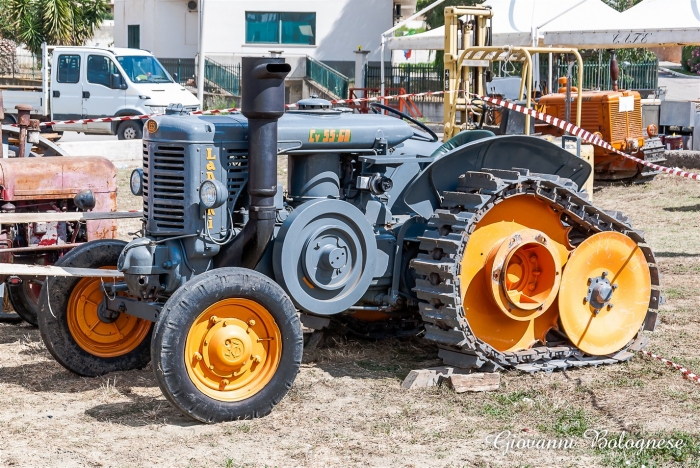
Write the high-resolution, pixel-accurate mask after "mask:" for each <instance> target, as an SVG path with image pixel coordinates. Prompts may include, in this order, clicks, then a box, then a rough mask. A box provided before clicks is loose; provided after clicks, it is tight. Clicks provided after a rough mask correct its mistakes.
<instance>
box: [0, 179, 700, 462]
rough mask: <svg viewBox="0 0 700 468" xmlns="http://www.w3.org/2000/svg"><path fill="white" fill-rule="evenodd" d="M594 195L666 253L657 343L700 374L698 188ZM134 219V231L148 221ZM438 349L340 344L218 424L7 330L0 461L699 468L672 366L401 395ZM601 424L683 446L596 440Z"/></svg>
mask: <svg viewBox="0 0 700 468" xmlns="http://www.w3.org/2000/svg"><path fill="white" fill-rule="evenodd" d="M128 175H129V171H128V170H122V171H120V180H121V182H120V186H121V192H120V196H119V203H120V208H121V209H132V208H139V200H138V199H136V198H135V197H132V196H131V195H130V194H129V192H128V188H127V185H126V184H127V180H128ZM595 201H596V203H598V204H600V205H602V206H603V207H604V208H606V209H615V210H620V211H624V212H625V213H627V214H628V215H629V216H630V217H631V219H632V220H633V222H634V225H635V226H636V227H637V228H639V229H643V230H645V231H646V235H647V239H648V241H649V243H650V244H651V245H652V247H653V248H654V250H655V252H656V256H657V259H658V262H659V264H660V267H661V270H662V272H663V278H662V286H663V289H664V292H665V295H666V298H667V303H666V305H664V306H663V308H662V310H661V314H660V323H659V325H658V327H657V331H656V332H655V333H653V334H650V337H651V341H650V344H649V349H650V350H652V351H653V352H655V353H658V354H660V355H663V356H666V357H668V358H671V359H673V360H675V361H677V362H679V363H682V364H684V365H687V366H688V367H690V368H691V369H694V370H696V371H697V372H700V357H699V356H700V355H699V354H698V348H699V347H700V339H699V338H700V315H699V314H698V312H697V303H698V301H699V300H700V234H699V231H700V216H699V213H700V183H698V182H695V181H689V180H684V179H679V178H674V177H671V176H661V177H658V178H657V179H656V180H654V181H653V182H651V183H649V184H646V185H616V186H599V187H597V188H596V191H595ZM130 223H131V224H129V225H128V226H124V227H123V228H122V229H121V230H120V232H121V233H122V234H125V233H126V232H131V231H134V230H136V229H137V228H138V222H136V223H133V222H130ZM436 355H437V352H436V349H435V348H434V347H433V346H430V345H426V344H424V343H422V342H421V341H420V340H419V339H413V340H405V341H398V340H390V341H385V342H366V341H355V340H347V339H341V338H333V339H328V340H327V341H326V342H325V344H324V345H323V346H322V347H321V348H320V349H318V350H316V351H314V352H311V353H308V354H307V355H306V357H305V359H304V363H303V365H302V369H301V372H300V374H299V376H298V378H297V380H296V382H295V384H294V386H293V388H292V389H291V391H290V392H289V394H288V395H287V396H286V397H285V398H284V399H283V400H282V402H281V403H280V404H279V405H278V406H277V408H276V409H275V410H274V411H273V413H272V414H271V415H269V416H267V417H265V418H262V419H259V420H254V421H243V422H232V423H226V424H218V425H213V426H207V425H202V424H198V423H195V422H193V421H191V420H189V419H187V418H186V417H184V416H182V415H181V414H180V413H179V412H178V411H177V410H175V409H174V408H172V407H171V406H170V405H169V404H168V402H167V401H166V400H165V398H164V397H163V396H162V395H161V393H160V390H159V389H158V387H157V385H156V383H155V380H154V378H153V376H152V370H151V369H150V367H149V368H146V369H144V370H142V371H133V372H126V373H117V374H110V375H106V376H104V377H101V378H95V379H89V378H82V377H77V376H75V375H73V374H71V373H69V372H68V371H66V370H64V369H63V368H62V367H61V366H60V365H59V364H57V363H56V362H54V361H53V360H52V359H51V357H50V356H49V354H48V352H47V351H46V350H45V349H44V346H43V344H42V343H41V340H40V337H39V333H38V331H37V330H36V329H34V328H31V327H29V326H28V325H25V324H7V323H5V324H0V356H2V360H1V361H0V392H2V394H3V395H4V403H3V404H2V405H1V406H0V441H1V442H2V443H1V445H0V466H31V467H40V466H76V467H78V466H79V467H100V466H104V467H166V466H167V467H189V466H191V467H238V466H340V465H343V466H345V465H348V466H367V465H370V466H416V467H418V466H467V467H472V466H476V467H488V466H503V467H516V466H521V467H525V466H532V467H569V466H570V467H582V466H587V467H598V466H616V467H627V466H634V467H640V466H646V467H652V466H696V467H698V466H700V429H698V423H697V419H698V415H700V385H698V384H695V383H692V382H689V381H687V380H684V379H682V378H681V376H680V374H679V373H678V372H677V371H674V370H672V369H669V368H667V367H665V366H664V365H663V364H661V363H659V362H656V361H653V360H651V359H649V358H645V357H642V356H635V357H634V358H633V359H632V361H631V362H629V363H627V364H623V365H615V366H606V367H600V368H597V369H593V368H591V369H575V370H570V371H566V372H556V373H553V374H551V375H544V374H542V375H525V374H519V373H516V372H507V373H504V374H503V375H502V379H501V388H500V389H499V390H498V391H497V392H490V393H484V394H460V395H457V394H455V393H454V392H453V391H451V390H449V389H447V388H441V387H440V388H438V387H435V388H429V389H422V390H414V391H406V390H403V389H402V388H401V382H402V380H403V378H404V377H405V376H406V375H407V374H408V372H409V371H410V370H411V369H417V368H423V367H427V366H433V365H438V364H439V360H437V359H436ZM592 430H598V431H603V430H607V431H608V435H607V436H606V437H607V438H608V439H610V440H612V439H615V440H617V439H618V438H619V437H620V435H621V434H622V433H623V432H624V434H625V435H624V436H623V437H627V440H629V439H630V438H631V439H632V440H634V441H637V440H640V439H650V438H651V439H654V440H658V439H674V440H680V441H682V443H679V444H677V445H680V447H679V448H676V446H674V447H673V448H670V449H669V448H663V449H657V450H644V451H638V450H636V449H634V450H624V451H621V450H617V449H615V448H612V447H611V444H607V445H606V446H603V445H605V444H602V443H601V444H599V445H598V446H597V447H591V440H590V439H588V438H586V437H585V436H584V434H588V435H589V436H590V435H591V434H592V432H591V431H592ZM506 431H508V432H506ZM587 431H588V432H587ZM501 433H503V435H502V436H501V438H500V439H499V440H500V441H503V440H504V438H505V437H506V436H507V435H508V433H510V434H511V437H513V436H515V437H518V438H519V439H518V440H528V439H531V440H563V439H566V440H570V441H571V444H570V447H569V448H559V449H550V450H545V449H541V448H540V449H538V448H530V449H526V448H522V446H521V448H518V447H517V445H516V446H515V447H513V448H511V449H509V450H508V451H506V450H505V448H506V447H504V446H503V445H502V444H501V445H499V443H496V444H494V437H495V436H496V435H497V434H501ZM600 441H603V439H602V438H601V439H599V442H600ZM494 445H497V447H495V446H494Z"/></svg>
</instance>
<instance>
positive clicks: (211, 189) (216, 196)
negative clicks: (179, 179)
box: [199, 180, 228, 209]
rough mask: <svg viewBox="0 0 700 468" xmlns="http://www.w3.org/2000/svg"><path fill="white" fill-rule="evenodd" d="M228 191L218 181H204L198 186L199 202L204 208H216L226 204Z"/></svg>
mask: <svg viewBox="0 0 700 468" xmlns="http://www.w3.org/2000/svg"><path fill="white" fill-rule="evenodd" d="M227 198H228V191H227V189H226V186H225V185H224V184H222V183H221V182H219V181H218V180H205V181H204V182H202V185H200V186H199V201H200V202H201V203H202V206H204V208H207V209H208V208H218V207H220V206H221V205H223V204H224V203H225V202H226V199H227Z"/></svg>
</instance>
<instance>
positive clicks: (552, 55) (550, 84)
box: [547, 52, 554, 93]
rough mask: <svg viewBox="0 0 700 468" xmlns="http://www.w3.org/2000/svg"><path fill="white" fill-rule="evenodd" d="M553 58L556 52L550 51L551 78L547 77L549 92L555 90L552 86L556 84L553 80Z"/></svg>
mask: <svg viewBox="0 0 700 468" xmlns="http://www.w3.org/2000/svg"><path fill="white" fill-rule="evenodd" d="M553 60H554V54H553V53H551V52H550V53H549V78H548V79H547V91H548V92H549V93H553V92H554V91H552V87H553V86H554V81H553V79H554V78H553V76H552V75H553V71H552V67H553V65H552V61H553Z"/></svg>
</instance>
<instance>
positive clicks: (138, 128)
mask: <svg viewBox="0 0 700 468" xmlns="http://www.w3.org/2000/svg"><path fill="white" fill-rule="evenodd" d="M127 129H133V130H134V132H135V135H136V136H135V137H134V138H127V137H126V136H125V135H124V133H125V132H126V130H127ZM117 138H119V139H120V140H140V139H141V138H143V126H142V125H141V122H137V121H135V120H125V121H124V122H122V123H120V124H119V127H118V129H117Z"/></svg>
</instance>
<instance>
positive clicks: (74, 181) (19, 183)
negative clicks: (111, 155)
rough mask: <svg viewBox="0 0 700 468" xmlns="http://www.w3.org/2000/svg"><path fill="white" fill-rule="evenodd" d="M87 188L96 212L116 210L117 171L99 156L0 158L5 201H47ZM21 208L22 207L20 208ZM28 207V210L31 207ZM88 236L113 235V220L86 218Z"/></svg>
mask: <svg viewBox="0 0 700 468" xmlns="http://www.w3.org/2000/svg"><path fill="white" fill-rule="evenodd" d="M83 189H90V190H92V192H93V193H94V195H95V208H94V210H93V211H95V212H111V211H116V210H117V171H116V169H115V167H114V165H113V164H112V163H111V162H110V161H109V160H108V159H106V158H103V157H101V156H88V157H85V156H84V157H61V156H55V157H45V158H7V159H0V194H1V196H2V200H3V201H4V202H12V203H16V202H20V203H16V204H18V205H19V204H25V203H26V202H30V201H37V202H50V201H52V200H66V199H72V198H73V197H74V196H75V195H76V194H77V193H78V192H79V191H81V190H83ZM23 211H24V210H23ZM30 211H31V210H30ZM87 231H88V239H89V240H94V239H112V238H115V237H116V235H117V223H116V221H115V220H111V219H109V220H99V221H87Z"/></svg>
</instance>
